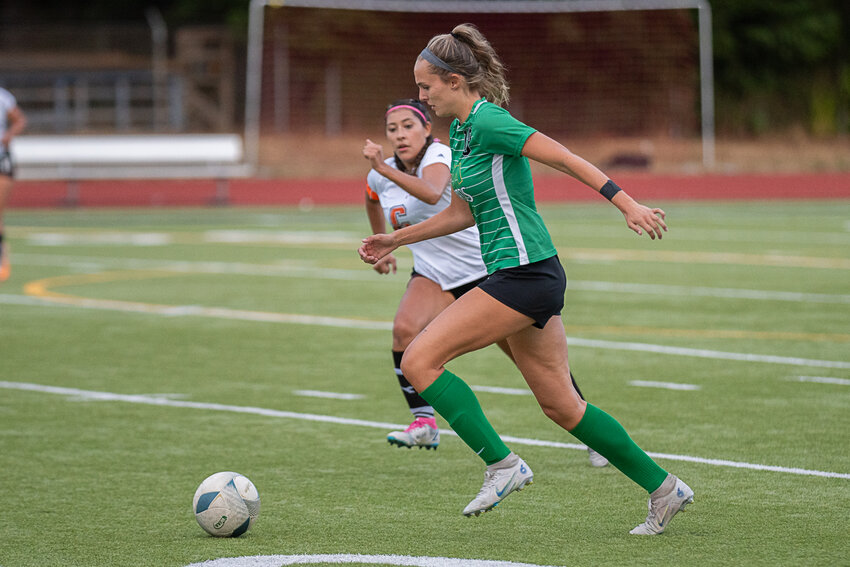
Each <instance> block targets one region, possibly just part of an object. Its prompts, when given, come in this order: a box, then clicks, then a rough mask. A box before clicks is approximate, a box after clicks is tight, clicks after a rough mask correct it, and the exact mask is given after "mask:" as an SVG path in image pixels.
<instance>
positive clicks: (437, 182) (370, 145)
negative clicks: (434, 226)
mask: <svg viewBox="0 0 850 567" xmlns="http://www.w3.org/2000/svg"><path fill="white" fill-rule="evenodd" d="M363 157H365V158H366V159H368V160H369V162H370V163H371V164H372V169H374V170H375V171H377V172H378V173H380V174H381V175H383V176H384V177H386V178H387V179H389V180H390V181H392V182H393V183H395V184H396V185H398V186H399V187H401V188H402V189H404V190H405V191H407V192H408V193H410V194H411V195H413V196H414V197H416V198H417V199H419V200H420V201H424V202H426V203H428V204H429V205H434V204H436V203H437V202H438V201H439V200H440V197H442V196H443V191H444V190H445V188H446V185H448V183H449V178H450V176H451V174H450V172H449V168H448V167H446V166H445V165H444V164H442V163H434V164H431V165H428V166H426V167H425V168H424V169H423V170H422V177H417V176H416V175H410V174H408V173H404V172H403V171H399V170H397V169H396V168H394V167H390V166H389V165H387V164H386V162H384V150H383V147H381V145H380V144H376V143H375V142H373V141H372V140H369V139H367V140H366V145H365V146H363Z"/></svg>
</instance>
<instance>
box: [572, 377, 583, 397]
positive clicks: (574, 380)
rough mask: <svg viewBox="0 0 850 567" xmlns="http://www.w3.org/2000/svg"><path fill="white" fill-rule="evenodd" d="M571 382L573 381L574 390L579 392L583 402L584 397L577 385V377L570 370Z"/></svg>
mask: <svg viewBox="0 0 850 567" xmlns="http://www.w3.org/2000/svg"><path fill="white" fill-rule="evenodd" d="M570 380H572V381H573V388H575V389H576V392H578V397H579V398H581V399H582V400H583V399H584V396H583V395H582V393H581V390H579V389H578V384H576V379H575V376H573V371H572V370H570Z"/></svg>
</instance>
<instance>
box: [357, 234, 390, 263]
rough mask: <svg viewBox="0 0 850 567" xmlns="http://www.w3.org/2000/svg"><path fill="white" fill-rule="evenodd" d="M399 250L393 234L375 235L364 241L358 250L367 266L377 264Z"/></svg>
mask: <svg viewBox="0 0 850 567" xmlns="http://www.w3.org/2000/svg"><path fill="white" fill-rule="evenodd" d="M396 248H397V246H396V244H395V238H393V235H392V234H373V235H372V236H367V237H366V238H364V239H363V244H362V245H361V246H360V248H358V249H357V253H358V254H360V259H362V260H363V261H364V262H366V263H367V264H376V263H377V262H378V260H380V259H381V258H383V257H384V256H386V255H387V254H389V253H390V252H392V251H393V250H395V249H396Z"/></svg>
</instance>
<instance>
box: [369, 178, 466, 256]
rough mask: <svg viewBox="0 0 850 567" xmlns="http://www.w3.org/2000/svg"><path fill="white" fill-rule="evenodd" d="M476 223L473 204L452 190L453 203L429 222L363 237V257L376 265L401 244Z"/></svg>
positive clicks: (434, 236) (433, 236)
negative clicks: (470, 207) (471, 206)
mask: <svg viewBox="0 0 850 567" xmlns="http://www.w3.org/2000/svg"><path fill="white" fill-rule="evenodd" d="M474 224H475V219H474V218H473V216H472V211H470V210H469V205H467V204H466V202H465V201H463V200H462V199H460V198H459V197H458V196H457V195H455V194H454V193H452V202H451V204H450V205H449V206H448V207H446V208H445V209H443V210H442V211H440V212H439V213H437V214H436V215H434V216H433V217H431V218H429V219H428V220H426V221H423V222H420V223H417V224H414V225H411V226H406V227H404V228H402V229H399V230H396V231H395V232H393V233H392V234H374V235H372V236H369V237H366V238H364V239H363V244H362V245H361V246H360V248H359V249H358V250H357V252H358V253H359V254H360V258H362V259H363V261H364V262H366V263H368V264H374V263H375V262H377V261H378V260H380V259H381V258H383V257H384V256H386V255H387V254H389V253H390V252H392V251H393V250H395V249H396V248H398V247H399V246H404V245H406V244H412V243H414V242H421V241H422V240H428V239H430V238H436V237H438V236H445V235H446V234H452V233H454V232H457V231H459V230H463V229H464V228H469V227H470V226H472V225H474Z"/></svg>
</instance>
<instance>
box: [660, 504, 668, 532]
mask: <svg viewBox="0 0 850 567" xmlns="http://www.w3.org/2000/svg"><path fill="white" fill-rule="evenodd" d="M669 511H670V505H669V504H668V505H667V507H666V508H664V513H663V514H661V519H659V520H658V527H659V528H663V527H664V522H665V521H666V520H667V512H669Z"/></svg>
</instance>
